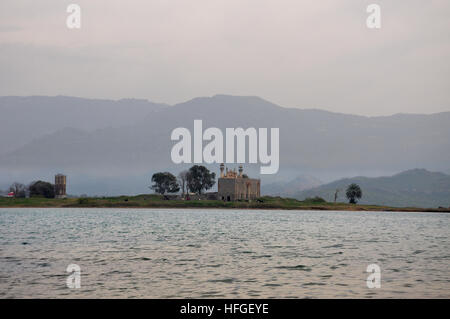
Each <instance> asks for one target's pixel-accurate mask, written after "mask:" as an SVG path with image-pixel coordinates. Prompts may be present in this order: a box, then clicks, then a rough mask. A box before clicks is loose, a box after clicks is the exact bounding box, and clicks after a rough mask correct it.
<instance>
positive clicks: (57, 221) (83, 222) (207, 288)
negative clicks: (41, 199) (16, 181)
mask: <svg viewBox="0 0 450 319" xmlns="http://www.w3.org/2000/svg"><path fill="white" fill-rule="evenodd" d="M449 230H450V214H438V213H400V212H342V211H339V212H337V211H280V210H218V209H208V210H206V209H202V210H195V209H178V210H175V209H82V208H77V209H69V208H66V209H59V208H58V209H49V208H42V209H41V208H1V209H0V297H1V298H450V238H449ZM69 264H77V265H79V267H80V268H81V288H79V289H69V288H68V287H67V285H66V279H67V277H68V276H69V275H70V274H69V273H67V272H66V268H67V266H68V265H69ZM370 264H377V265H378V266H379V267H380V269H381V287H380V288H373V289H369V288H368V287H367V285H366V279H367V277H368V276H369V273H367V272H366V268H367V266H368V265H370Z"/></svg>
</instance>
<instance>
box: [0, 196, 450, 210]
mask: <svg viewBox="0 0 450 319" xmlns="http://www.w3.org/2000/svg"><path fill="white" fill-rule="evenodd" d="M0 207H107V208H114V207H116V208H126V207H128V208H241V209H289V210H294V209H297V210H350V211H403V212H450V208H417V207H400V208H399V207H389V206H376V205H350V204H346V203H327V202H316V201H314V200H306V201H299V200H296V199H291V198H281V197H269V196H265V197H262V198H261V199H260V201H252V202H246V201H238V202H223V201H219V200H190V201H183V200H164V198H163V197H162V196H159V195H139V196H117V197H95V198H66V199H48V198H0Z"/></svg>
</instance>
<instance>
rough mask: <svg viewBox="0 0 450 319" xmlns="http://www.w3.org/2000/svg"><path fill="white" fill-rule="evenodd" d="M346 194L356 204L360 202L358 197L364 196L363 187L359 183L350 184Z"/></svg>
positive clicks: (351, 202)
mask: <svg viewBox="0 0 450 319" xmlns="http://www.w3.org/2000/svg"><path fill="white" fill-rule="evenodd" d="M345 195H346V196H347V198H348V200H349V203H350V204H356V203H357V202H358V201H357V199H360V198H361V197H362V191H361V187H359V185H358V184H354V183H353V184H350V185H349V186H348V187H347V191H346V193H345Z"/></svg>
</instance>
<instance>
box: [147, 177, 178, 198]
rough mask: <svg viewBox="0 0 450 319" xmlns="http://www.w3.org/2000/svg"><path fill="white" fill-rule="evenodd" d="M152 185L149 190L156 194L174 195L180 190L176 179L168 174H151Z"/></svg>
mask: <svg viewBox="0 0 450 319" xmlns="http://www.w3.org/2000/svg"><path fill="white" fill-rule="evenodd" d="M152 183H153V185H152V186H151V187H150V188H151V189H153V190H154V191H155V192H156V193H158V194H162V195H164V194H165V193H176V192H178V191H179V190H180V186H179V185H178V183H177V178H176V177H175V176H174V175H172V174H171V173H169V172H163V173H155V174H153V176H152Z"/></svg>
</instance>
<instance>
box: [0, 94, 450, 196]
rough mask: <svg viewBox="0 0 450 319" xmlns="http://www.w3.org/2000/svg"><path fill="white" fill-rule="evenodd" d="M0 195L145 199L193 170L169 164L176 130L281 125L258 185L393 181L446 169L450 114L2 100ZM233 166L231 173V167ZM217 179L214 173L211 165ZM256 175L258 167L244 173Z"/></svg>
mask: <svg viewBox="0 0 450 319" xmlns="http://www.w3.org/2000/svg"><path fill="white" fill-rule="evenodd" d="M0 114H1V116H0V188H5V187H6V186H7V185H9V184H10V183H11V182H13V181H16V180H17V181H22V182H29V181H31V180H35V179H50V180H51V179H52V176H53V174H55V173H58V172H62V173H66V174H68V175H69V180H68V182H69V186H68V192H69V193H72V194H82V193H87V194H95V195H104V194H109V195H114V194H135V193H143V192H148V188H147V186H148V185H149V180H150V177H151V174H152V173H153V172H155V171H159V170H169V171H172V172H173V173H177V172H179V171H180V170H182V169H183V168H186V167H189V166H190V165H184V166H180V165H175V164H173V163H172V161H171V158H170V150H171V148H172V146H173V145H174V142H172V141H171V140H170V134H171V132H172V130H173V129H174V128H177V127H186V128H188V129H190V130H191V132H192V130H193V121H194V120H195V119H202V120H203V128H204V129H206V128H207V127H213V126H214V127H219V128H221V129H222V130H223V131H224V130H225V128H227V127H232V128H236V127H243V128H248V127H256V128H261V127H267V128H271V127H279V128H280V171H279V174H276V175H266V176H262V181H263V185H264V183H267V184H268V183H272V182H277V181H289V180H292V179H293V177H295V176H299V175H310V176H314V177H315V178H318V179H320V180H322V181H324V182H330V181H332V180H334V179H337V178H342V177H345V176H356V175H365V176H381V175H390V174H393V173H396V172H400V171H403V170H406V169H410V168H417V167H424V168H427V169H429V170H432V171H448V170H449V166H450V164H449V163H450V139H449V137H450V125H448V123H450V112H444V113H439V114H431V115H417V114H397V115H393V116H382V117H364V116H356V115H348V114H339V113H331V112H326V111H321V110H312V109H293V108H283V107H280V106H278V105H276V104H273V103H270V102H268V101H265V100H263V99H261V98H258V97H239V96H227V95H216V96H213V97H202V98H195V99H192V100H190V101H187V102H185V103H180V104H177V105H174V106H168V105H164V104H158V103H151V102H148V101H145V100H132V99H131V100H120V101H109V100H92V99H80V98H73V97H61V96H58V97H0ZM237 165H238V164H236V165H229V166H230V167H235V166H237ZM210 168H211V169H214V170H215V171H218V165H210ZM244 169H245V171H246V172H247V173H248V174H249V175H251V176H252V177H253V176H254V177H259V176H258V172H259V164H257V165H244Z"/></svg>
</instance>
